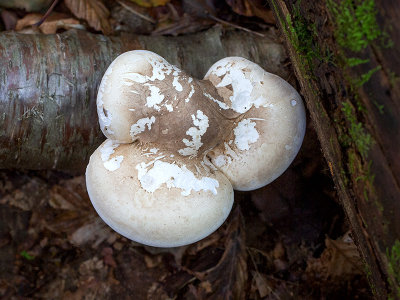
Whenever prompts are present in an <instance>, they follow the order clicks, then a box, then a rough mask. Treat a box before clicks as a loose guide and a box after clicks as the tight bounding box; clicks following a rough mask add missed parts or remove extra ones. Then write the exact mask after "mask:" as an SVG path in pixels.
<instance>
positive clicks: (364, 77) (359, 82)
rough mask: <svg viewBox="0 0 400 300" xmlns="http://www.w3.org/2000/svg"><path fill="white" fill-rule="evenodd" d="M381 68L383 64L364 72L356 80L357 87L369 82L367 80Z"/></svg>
mask: <svg viewBox="0 0 400 300" xmlns="http://www.w3.org/2000/svg"><path fill="white" fill-rule="evenodd" d="M380 69H382V67H381V66H377V67H376V68H374V69H372V70H369V71H368V72H367V73H364V74H362V75H361V77H360V78H358V79H357V80H356V81H355V85H356V87H361V86H363V85H364V84H365V83H367V82H368V81H369V80H370V79H371V77H372V75H373V74H374V73H375V72H377V71H379V70H380Z"/></svg>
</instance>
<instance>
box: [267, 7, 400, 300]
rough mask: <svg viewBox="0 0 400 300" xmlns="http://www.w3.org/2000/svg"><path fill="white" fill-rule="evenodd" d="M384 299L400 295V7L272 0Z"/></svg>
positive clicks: (369, 269) (374, 284) (343, 200)
mask: <svg viewBox="0 0 400 300" xmlns="http://www.w3.org/2000/svg"><path fill="white" fill-rule="evenodd" d="M269 3H270V6H271V8H272V9H273V11H274V13H275V15H276V19H277V21H278V24H279V27H280V29H281V32H282V34H283V36H284V39H285V41H286V43H287V46H288V50H289V55H290V58H291V60H292V63H293V66H294V69H295V72H296V75H297V78H298V80H299V82H300V85H301V89H302V94H303V95H304V97H305V100H306V103H307V107H308V109H309V111H310V115H311V118H312V120H313V121H314V124H315V128H316V131H317V133H318V137H319V140H320V142H321V146H322V149H323V152H324V155H325V158H326V160H327V162H328V165H329V168H330V171H331V173H332V177H333V179H334V181H335V185H336V188H337V190H338V192H339V196H340V201H341V203H342V205H343V207H344V210H345V212H346V214H347V217H348V220H349V223H350V225H351V227H352V232H353V236H354V238H355V241H356V243H357V245H358V247H359V250H360V252H361V254H362V257H363V258H364V261H365V272H366V275H367V277H368V278H369V281H370V286H371V290H372V292H373V293H374V295H375V297H376V298H378V299H387V298H388V297H389V298H392V299H394V298H396V299H400V241H399V240H400V159H399V158H400V154H399V150H400V149H399V148H400V80H399V75H400V35H399V31H400V23H399V22H398V18H399V16H400V7H399V5H398V3H397V2H396V1H380V2H376V3H375V1H373V0H368V1H358V0H354V1H353V0H337V1H336V0H327V1H308V0H302V1H298V0H269Z"/></svg>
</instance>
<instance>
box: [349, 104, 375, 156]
mask: <svg viewBox="0 0 400 300" xmlns="http://www.w3.org/2000/svg"><path fill="white" fill-rule="evenodd" d="M342 112H343V113H344V116H345V118H346V120H347V121H348V122H349V123H350V127H349V137H350V140H348V141H346V140H345V139H344V140H343V141H344V142H345V143H346V142H347V144H348V145H347V146H349V144H351V142H353V143H354V145H355V146H356V148H357V150H358V152H360V154H361V156H362V157H363V158H364V159H365V158H366V157H367V155H368V151H369V149H370V147H371V145H372V137H371V135H370V134H369V133H368V132H367V131H366V130H365V129H364V127H363V124H362V123H360V122H358V121H357V117H356V113H355V110H354V108H353V106H352V105H351V104H350V103H348V102H344V103H343V106H342Z"/></svg>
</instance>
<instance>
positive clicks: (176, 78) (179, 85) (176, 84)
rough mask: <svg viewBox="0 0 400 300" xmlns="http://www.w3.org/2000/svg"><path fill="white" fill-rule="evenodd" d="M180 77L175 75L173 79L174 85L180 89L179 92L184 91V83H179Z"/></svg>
mask: <svg viewBox="0 0 400 300" xmlns="http://www.w3.org/2000/svg"><path fill="white" fill-rule="evenodd" d="M178 79H179V77H178V76H175V77H174V80H173V81H172V85H173V86H174V88H175V89H176V90H177V91H178V92H182V91H183V87H182V85H181V84H180V83H179V81H178Z"/></svg>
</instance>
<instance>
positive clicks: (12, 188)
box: [0, 0, 372, 299]
mask: <svg viewBox="0 0 400 300" xmlns="http://www.w3.org/2000/svg"><path fill="white" fill-rule="evenodd" d="M12 2H13V1H10V3H12ZM15 2H17V1H15ZM28 2H29V1H28ZM38 2H40V1H38ZM42 2H46V1H42ZM50 2H51V1H50ZM77 2H80V3H84V4H86V6H81V8H79V9H80V11H79V9H78V8H77V6H76V5H77V4H76V3H77ZM136 2H137V3H139V4H140V5H138V4H133V3H132V2H130V1H115V2H113V1H105V8H106V9H107V11H109V14H103V15H102V14H101V13H100V12H99V10H98V9H97V10H96V9H94V8H93V7H96V6H93V5H92V6H90V5H89V4H91V3H92V4H93V3H97V4H98V3H103V2H102V1H100V0H90V1H89V0H79V1H77V0H75V1H70V0H65V1H61V2H60V3H58V4H57V6H56V7H55V9H54V10H53V14H52V15H50V17H48V19H47V21H46V22H47V23H46V22H45V23H43V25H41V26H40V27H37V26H32V25H33V24H34V23H36V22H37V21H39V20H40V19H41V18H42V17H43V14H34V13H32V12H31V11H29V10H30V9H31V10H32V11H33V10H34V8H31V7H30V8H28V7H25V10H21V9H19V8H15V7H11V8H7V9H3V10H2V11H1V22H0V23H1V26H0V27H2V28H1V30H18V31H22V32H25V33H30V34H37V33H55V32H59V31H60V30H61V31H62V30H67V29H70V28H81V29H82V30H89V31H92V32H96V31H102V32H103V33H104V34H118V33H119V32H123V31H128V32H134V33H138V34H153V35H154V34H159V35H183V34H190V33H195V32H199V31H201V30H204V29H206V28H209V27H210V26H214V25H215V24H216V23H219V24H222V25H223V26H225V27H226V28H227V30H228V29H234V30H248V31H249V34H257V33H259V32H262V31H264V30H267V29H269V28H274V26H275V25H274V19H273V16H272V14H271V12H270V10H269V9H268V7H265V6H264V5H262V6H260V5H259V3H260V1H245V0H243V1H228V0H227V1H226V2H225V1H220V2H219V4H218V6H217V5H216V4H213V3H214V2H216V1H182V2H179V1H168V0H167V1H166V0H158V1H157V0H153V1H136ZM142 2H143V3H144V2H146V3H150V4H151V5H150V6H152V5H153V6H154V5H156V4H165V5H163V6H160V7H144V4H143V3H142ZM161 2H162V3H161ZM221 2H223V3H222V4H221ZM47 3H49V1H47ZM188 3H190V5H189V4H188ZM46 5H47V4H46ZM74 5H75V6H74ZM82 7H86V10H87V11H86V12H85V11H83V8H82ZM88 7H89V8H88ZM90 9H94V13H96V14H95V16H97V19H96V17H93V14H89V13H88V10H90ZM85 13H86V14H85ZM85 16H86V17H85ZM52 22H53V23H52ZM50 23H52V25H50ZM45 24H46V25H45ZM96 26H97V27H96ZM287 68H290V64H289V63H287ZM286 79H287V78H286ZM290 80H291V83H292V84H294V85H295V84H296V82H295V79H294V78H290ZM0 297H1V298H2V299H28V298H35V299H36V298H37V299H112V298H114V299H115V298H116V297H119V298H120V299H231V298H233V299H291V298H293V299H325V298H329V299H336V298H342V299H370V298H372V296H371V293H370V290H369V288H368V284H367V280H366V278H365V276H364V272H363V263H362V261H361V259H360V257H359V254H358V252H357V248H356V246H355V245H354V242H353V240H352V238H351V234H350V233H349V227H348V224H347V222H346V218H345V216H344V213H343V210H342V208H341V207H340V205H339V204H338V203H337V195H336V192H335V189H334V186H333V182H332V180H331V177H330V171H329V167H328V165H327V164H326V161H325V160H324V158H323V155H322V153H321V149H320V145H319V142H318V139H317V137H316V134H315V131H314V130H313V126H312V123H311V121H309V122H308V126H307V132H306V137H305V140H304V143H303V146H302V149H301V150H300V152H299V154H298V156H297V158H296V159H295V161H294V162H293V164H292V165H291V167H290V168H289V169H288V170H287V171H286V172H285V173H284V174H283V175H282V176H281V177H279V178H278V179H277V180H275V181H274V182H273V183H271V184H270V185H268V186H266V187H264V188H261V189H259V190H256V191H253V192H235V204H234V208H233V210H232V213H231V215H230V217H229V218H228V220H227V221H226V222H225V223H224V225H223V226H222V227H221V228H220V229H218V230H217V231H216V232H215V233H213V234H212V235H210V236H209V237H207V238H205V239H203V240H201V241H200V242H198V243H195V244H192V245H189V246H184V247H178V248H168V249H164V248H154V247H147V246H143V245H141V244H138V243H135V242H132V241H130V240H127V239H125V238H124V237H122V236H120V235H119V234H117V233H115V232H114V231H112V230H111V229H110V228H109V227H108V226H107V225H105V223H104V222H103V221H102V220H101V219H100V218H99V217H98V216H97V214H96V212H95V211H94V209H93V208H92V205H91V203H90V200H89V197H88V195H87V192H86V187H85V178H84V175H83V174H74V175H71V174H66V173H61V172H57V171H17V170H2V171H0Z"/></svg>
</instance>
